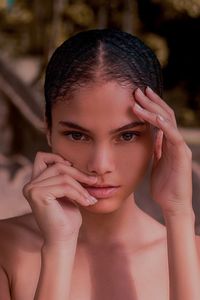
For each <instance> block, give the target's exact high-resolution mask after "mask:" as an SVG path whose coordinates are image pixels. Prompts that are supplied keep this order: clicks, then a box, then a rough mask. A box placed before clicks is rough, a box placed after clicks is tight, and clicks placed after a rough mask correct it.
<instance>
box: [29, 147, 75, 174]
mask: <svg viewBox="0 0 200 300" xmlns="http://www.w3.org/2000/svg"><path fill="white" fill-rule="evenodd" d="M56 162H65V160H64V158H62V157H61V156H59V155H57V154H54V153H47V152H37V154H36V157H35V161H34V164H33V172H32V178H35V177H37V176H38V175H39V174H40V173H42V172H43V171H44V170H45V169H46V168H47V167H48V165H49V164H53V163H56ZM66 164H67V163H66ZM68 164H69V162H68Z"/></svg>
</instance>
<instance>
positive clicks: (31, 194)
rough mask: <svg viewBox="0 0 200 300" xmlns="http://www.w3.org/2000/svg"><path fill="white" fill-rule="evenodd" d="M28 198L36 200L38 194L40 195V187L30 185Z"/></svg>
mask: <svg viewBox="0 0 200 300" xmlns="http://www.w3.org/2000/svg"><path fill="white" fill-rule="evenodd" d="M28 194H29V199H30V200H37V199H38V198H39V195H40V189H39V187H37V186H34V187H33V186H32V187H31V188H30V189H29V192H28Z"/></svg>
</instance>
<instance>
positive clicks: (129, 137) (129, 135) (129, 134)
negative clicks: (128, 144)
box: [124, 133, 132, 140]
mask: <svg viewBox="0 0 200 300" xmlns="http://www.w3.org/2000/svg"><path fill="white" fill-rule="evenodd" d="M124 136H125V140H130V139H131V138H132V133H125V135H124ZM127 136H128V139H127V138H126V137H127Z"/></svg>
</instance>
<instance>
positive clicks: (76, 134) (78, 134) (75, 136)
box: [72, 132, 81, 139]
mask: <svg viewBox="0 0 200 300" xmlns="http://www.w3.org/2000/svg"><path fill="white" fill-rule="evenodd" d="M72 136H73V138H74V139H76V138H77V139H80V137H81V133H78V132H77V133H72Z"/></svg>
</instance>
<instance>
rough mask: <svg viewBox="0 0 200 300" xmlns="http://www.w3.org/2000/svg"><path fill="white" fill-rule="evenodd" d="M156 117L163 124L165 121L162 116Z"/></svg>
mask: <svg viewBox="0 0 200 300" xmlns="http://www.w3.org/2000/svg"><path fill="white" fill-rule="evenodd" d="M157 117H158V119H159V120H160V121H162V122H165V119H164V118H163V117H162V116H160V115H158V116H157Z"/></svg>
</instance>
